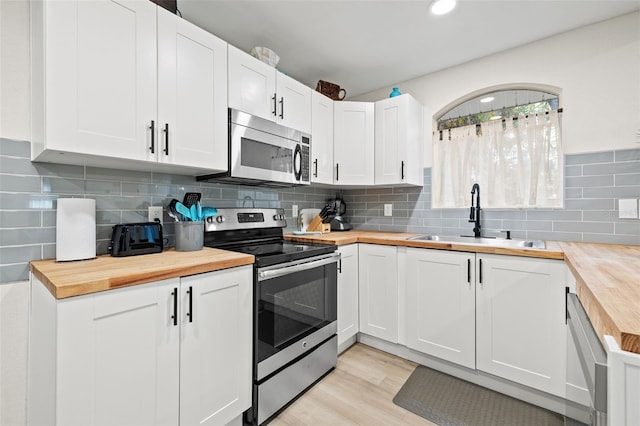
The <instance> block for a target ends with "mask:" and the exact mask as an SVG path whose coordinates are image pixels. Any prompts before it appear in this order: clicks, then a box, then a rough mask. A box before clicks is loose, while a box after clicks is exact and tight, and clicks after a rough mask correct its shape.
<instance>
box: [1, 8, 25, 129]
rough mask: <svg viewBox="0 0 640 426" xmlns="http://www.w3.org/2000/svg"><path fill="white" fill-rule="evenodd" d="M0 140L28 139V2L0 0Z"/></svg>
mask: <svg viewBox="0 0 640 426" xmlns="http://www.w3.org/2000/svg"><path fill="white" fill-rule="evenodd" d="M0 55H1V56H0V137H4V138H8V139H19V140H29V138H30V134H31V131H30V111H29V109H30V100H29V96H30V78H29V75H30V71H29V64H30V45H29V2H28V1H27V0H0Z"/></svg>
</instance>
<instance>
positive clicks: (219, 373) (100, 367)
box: [27, 266, 252, 425]
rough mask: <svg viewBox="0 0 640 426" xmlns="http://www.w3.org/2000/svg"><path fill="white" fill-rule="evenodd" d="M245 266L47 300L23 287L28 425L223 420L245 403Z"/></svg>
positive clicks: (248, 303)
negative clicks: (27, 299) (26, 295)
mask: <svg viewBox="0 0 640 426" xmlns="http://www.w3.org/2000/svg"><path fill="white" fill-rule="evenodd" d="M251 283H252V268H251V266H246V267H239V268H232V269H227V270H223V271H217V272H210V273H206V274H201V275H196V276H190V277H186V278H181V279H180V278H173V279H168V280H163V281H158V282H154V283H149V284H142V285H137V286H132V287H127V288H123V289H119V290H111V291H105V292H100V293H95V294H90V295H85V296H76V297H71V298H68V299H61V300H56V299H55V298H53V296H52V295H51V294H50V293H49V291H48V290H47V289H46V288H45V286H44V285H43V284H42V283H40V282H39V281H38V280H37V279H36V278H35V277H32V284H31V320H30V333H29V336H30V355H29V385H28V399H27V404H28V409H27V421H28V424H30V425H54V424H58V425H100V424H104V425H106V424H108V425H132V424H135V425H178V424H180V425H191V424H216V425H217V424H224V423H227V422H229V421H231V420H232V419H234V418H236V417H237V416H239V415H240V414H241V413H242V412H243V411H244V410H245V409H247V408H248V407H249V406H250V404H251V317H252V315H251V312H252V299H251V298H252V291H251Z"/></svg>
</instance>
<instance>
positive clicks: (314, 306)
mask: <svg viewBox="0 0 640 426" xmlns="http://www.w3.org/2000/svg"><path fill="white" fill-rule="evenodd" d="M336 268H337V266H336V263H331V264H328V265H324V266H319V267H317V268H313V269H309V270H305V271H300V272H296V273H293V274H289V275H285V276H282V277H277V278H272V279H269V280H265V281H261V282H260V283H259V286H260V288H259V291H258V295H259V300H258V345H259V350H258V358H259V360H258V361H262V360H263V359H266V358H267V357H269V356H270V355H272V354H274V353H276V352H278V351H280V350H282V349H284V348H286V347H287V346H289V345H290V344H292V343H294V342H295V341H297V340H299V339H300V338H302V337H304V336H306V335H309V334H311V333H313V332H314V331H316V330H319V329H321V328H322V327H324V326H326V325H328V324H330V323H332V322H334V321H336V319H337V313H336V302H337V278H336V277H337V270H336Z"/></svg>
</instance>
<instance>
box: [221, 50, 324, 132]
mask: <svg viewBox="0 0 640 426" xmlns="http://www.w3.org/2000/svg"><path fill="white" fill-rule="evenodd" d="M228 66H229V107H230V108H235V109H238V110H241V111H244V112H246V113H248V114H252V115H255V116H258V117H262V118H264V119H266V120H271V121H275V122H278V123H280V124H282V125H284V126H287V127H291V128H294V129H297V130H300V131H302V132H305V133H311V89H310V88H309V87H307V86H305V85H304V84H302V83H300V82H298V81H296V80H294V79H292V78H290V77H288V76H286V75H284V74H283V73H281V72H279V71H278V70H277V69H275V68H274V67H272V66H270V65H268V64H266V63H264V62H262V61H260V60H259V59H256V58H254V57H253V56H251V55H249V54H248V53H245V52H243V51H241V50H240V49H238V48H236V47H233V46H229V64H228Z"/></svg>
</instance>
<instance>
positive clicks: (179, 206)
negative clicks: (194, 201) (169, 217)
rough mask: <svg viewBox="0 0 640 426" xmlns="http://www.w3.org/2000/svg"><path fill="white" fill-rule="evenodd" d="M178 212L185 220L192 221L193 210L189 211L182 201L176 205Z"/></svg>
mask: <svg viewBox="0 0 640 426" xmlns="http://www.w3.org/2000/svg"><path fill="white" fill-rule="evenodd" d="M176 211H177V212H178V213H180V214H181V215H182V217H183V220H192V219H191V210H189V209H188V208H187V207H186V206H185V205H184V204H182V203H181V202H180V201H178V202H177V203H176Z"/></svg>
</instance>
